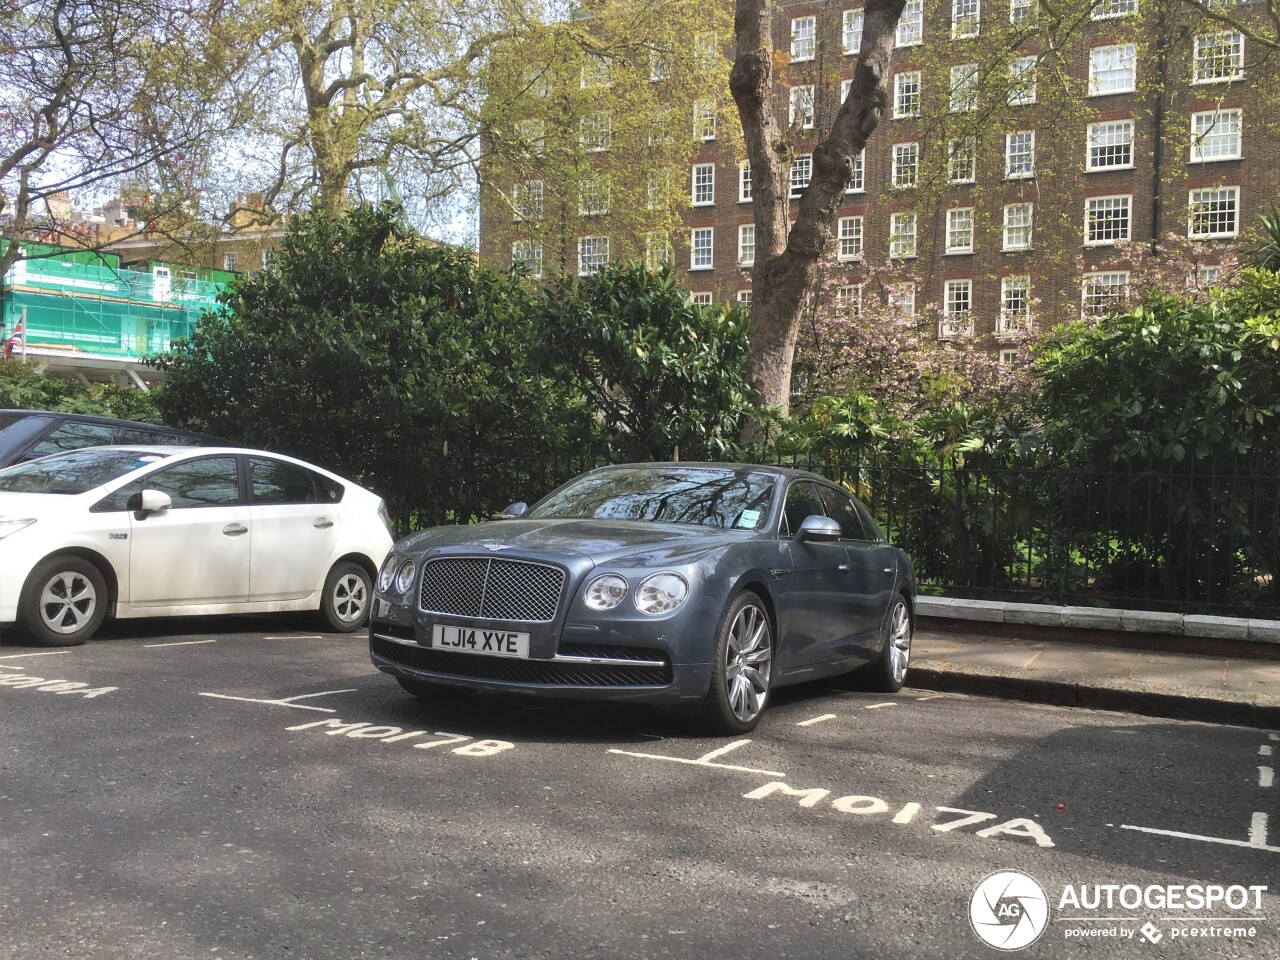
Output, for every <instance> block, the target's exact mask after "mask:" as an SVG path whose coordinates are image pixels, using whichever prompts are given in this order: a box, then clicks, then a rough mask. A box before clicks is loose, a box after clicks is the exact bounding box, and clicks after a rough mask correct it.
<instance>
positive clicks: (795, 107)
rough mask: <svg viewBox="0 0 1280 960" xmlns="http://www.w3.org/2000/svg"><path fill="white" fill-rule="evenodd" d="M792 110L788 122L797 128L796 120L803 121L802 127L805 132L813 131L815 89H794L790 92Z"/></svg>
mask: <svg viewBox="0 0 1280 960" xmlns="http://www.w3.org/2000/svg"><path fill="white" fill-rule="evenodd" d="M790 101H791V108H790V112H789V113H788V115H787V122H788V123H789V124H790V125H791V126H795V122H796V118H797V117H799V118H800V119H801V124H800V125H801V127H803V128H804V129H805V130H812V129H813V87H812V86H804V87H792V88H791V91H790Z"/></svg>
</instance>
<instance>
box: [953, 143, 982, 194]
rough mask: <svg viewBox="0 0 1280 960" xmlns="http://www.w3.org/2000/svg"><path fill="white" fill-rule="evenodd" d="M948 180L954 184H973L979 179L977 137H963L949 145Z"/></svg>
mask: <svg viewBox="0 0 1280 960" xmlns="http://www.w3.org/2000/svg"><path fill="white" fill-rule="evenodd" d="M947 179H948V180H950V181H951V182H952V183H973V182H974V181H976V180H977V179H978V140H977V138H976V137H961V138H960V139H959V140H952V141H951V142H950V143H949V144H948V145H947Z"/></svg>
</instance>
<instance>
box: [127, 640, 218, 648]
mask: <svg viewBox="0 0 1280 960" xmlns="http://www.w3.org/2000/svg"><path fill="white" fill-rule="evenodd" d="M217 642H218V641H217V640H179V641H178V642H177V643H144V644H143V646H144V647H194V646H195V645H196V644H197V643H217Z"/></svg>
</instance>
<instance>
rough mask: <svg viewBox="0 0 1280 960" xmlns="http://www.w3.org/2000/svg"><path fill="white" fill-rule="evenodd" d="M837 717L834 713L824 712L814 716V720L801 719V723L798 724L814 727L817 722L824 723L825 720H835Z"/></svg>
mask: <svg viewBox="0 0 1280 960" xmlns="http://www.w3.org/2000/svg"><path fill="white" fill-rule="evenodd" d="M835 718H836V715H835V714H834V713H824V714H823V715H822V716H820V717H814V718H813V719H812V720H801V721H800V722H799V723H797V724H796V726H797V727H812V726H813V725H814V724H815V723H822V721H823V720H834V719H835Z"/></svg>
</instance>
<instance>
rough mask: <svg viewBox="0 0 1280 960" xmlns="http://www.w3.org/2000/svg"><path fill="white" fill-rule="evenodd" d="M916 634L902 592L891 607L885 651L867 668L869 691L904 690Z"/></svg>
mask: <svg viewBox="0 0 1280 960" xmlns="http://www.w3.org/2000/svg"><path fill="white" fill-rule="evenodd" d="M914 634H915V617H914V616H913V615H912V613H911V605H910V604H909V603H907V598H906V596H904V595H903V594H901V593H900V594H898V595H897V596H896V597H894V600H893V605H892V606H890V607H889V624H888V627H887V628H886V630H885V643H884V650H882V651H881V652H880V656H879V657H877V658H876V659H875V661H874V662H873V663H871V664H869V665H868V666H867V667H866V668H865V674H864V676H865V678H866V686H867V689H869V690H874V691H877V692H878V693H897V692H898V691H899V690H901V689H902V685H903V684H904V683H905V682H906V680H907V670H908V669H909V668H910V665H911V638H912V637H913V636H914Z"/></svg>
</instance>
